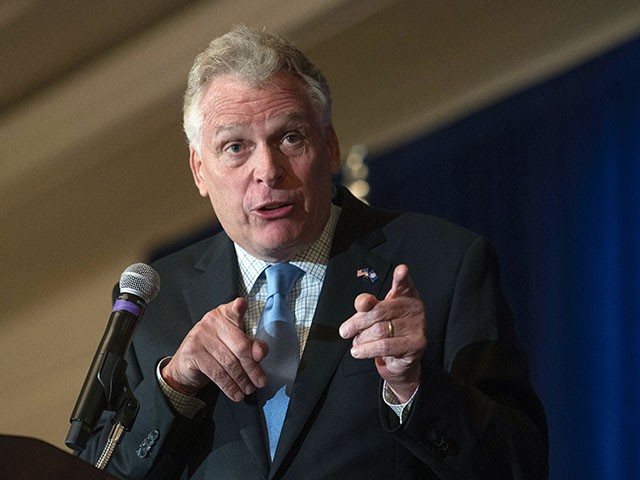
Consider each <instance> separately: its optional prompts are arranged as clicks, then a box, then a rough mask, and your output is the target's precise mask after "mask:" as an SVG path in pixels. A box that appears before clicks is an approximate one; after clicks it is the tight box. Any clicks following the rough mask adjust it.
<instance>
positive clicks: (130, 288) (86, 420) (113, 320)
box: [65, 263, 160, 451]
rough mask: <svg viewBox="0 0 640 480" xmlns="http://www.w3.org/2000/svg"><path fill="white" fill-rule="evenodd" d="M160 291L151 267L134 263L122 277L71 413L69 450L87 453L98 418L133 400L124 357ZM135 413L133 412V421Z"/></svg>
mask: <svg viewBox="0 0 640 480" xmlns="http://www.w3.org/2000/svg"><path fill="white" fill-rule="evenodd" d="M159 290H160V276H159V275H158V273H157V272H156V271H155V270H154V269H153V268H151V267H150V266H149V265H146V264H144V263H134V264H133V265H130V266H128V267H127V268H126V269H125V271H124V272H122V275H121V276H120V295H119V296H118V298H117V299H116V301H115V303H114V304H113V309H112V310H111V316H110V317H109V323H108V324H107V329H106V331H105V332H104V335H103V336H102V340H101V341H100V344H99V345H98V349H97V351H96V353H95V355H94V357H93V362H92V363H91V367H90V368H89V372H88V373H87V376H86V378H85V380H84V384H83V385H82V389H81V390H80V395H79V396H78V400H77V401H76V405H75V407H74V409H73V413H72V414H71V419H70V422H71V427H70V428H69V433H68V435H67V438H66V440H65V444H66V445H67V447H69V448H71V449H73V450H75V451H82V450H84V448H85V446H86V443H87V440H88V439H89V436H90V435H91V433H92V432H93V430H94V429H95V426H96V424H97V423H98V419H99V418H100V416H101V415H102V412H104V411H105V410H106V409H109V410H116V409H117V408H118V407H120V405H118V404H117V402H120V401H121V400H122V398H123V395H124V397H127V395H128V398H131V397H132V395H131V393H130V389H129V386H128V382H127V379H126V367H127V362H126V361H125V359H124V357H125V354H126V353H127V350H128V349H129V345H130V344H131V339H132V337H133V332H134V331H135V329H136V327H137V326H138V323H139V322H140V319H141V318H142V315H143V313H144V310H145V308H146V305H147V303H149V302H150V301H151V300H153V299H154V298H155V297H156V295H157V294H158V291H159ZM135 413H137V407H136V412H134V418H135Z"/></svg>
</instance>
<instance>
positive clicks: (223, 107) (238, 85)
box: [202, 72, 319, 129]
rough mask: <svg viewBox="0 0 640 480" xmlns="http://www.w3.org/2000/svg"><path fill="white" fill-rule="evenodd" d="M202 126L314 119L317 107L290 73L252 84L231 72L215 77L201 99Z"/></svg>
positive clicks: (301, 83) (302, 85)
mask: <svg viewBox="0 0 640 480" xmlns="http://www.w3.org/2000/svg"><path fill="white" fill-rule="evenodd" d="M202 112H203V114H204V127H205V128H207V127H214V128H216V129H217V128H219V127H228V126H234V125H242V124H247V123H249V124H250V123H255V122H266V121H269V120H272V119H278V118H287V117H289V118H290V117H296V118H298V119H305V118H306V119H307V120H308V121H309V122H315V121H316V120H317V119H318V118H319V115H318V112H317V109H314V108H313V106H312V103H311V101H310V98H309V95H308V90H307V88H306V86H305V84H304V83H303V82H302V80H300V79H298V78H297V77H295V76H294V75H292V74H289V73H285V72H283V73H279V74H276V75H274V76H273V77H272V78H271V79H270V80H268V81H267V82H266V83H264V84H262V85H259V86H255V85H251V84H249V83H248V82H246V81H244V80H242V79H240V78H238V77H237V76H234V75H224V76H221V77H218V78H216V79H214V80H213V81H212V82H211V84H210V85H209V87H208V89H207V91H206V93H205V95H204V97H203V99H202Z"/></svg>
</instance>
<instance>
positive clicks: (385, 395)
mask: <svg viewBox="0 0 640 480" xmlns="http://www.w3.org/2000/svg"><path fill="white" fill-rule="evenodd" d="M419 388H420V387H419V386H418V387H416V390H415V392H413V395H411V398H410V399H409V400H407V401H406V402H404V403H400V401H399V400H398V397H397V396H396V394H395V393H393V390H391V388H390V387H389V385H388V384H387V381H386V380H385V381H384V383H383V385H382V399H383V400H384V403H386V404H387V406H388V407H389V408H390V409H391V410H392V411H393V413H395V414H396V415H397V416H398V420H400V425H402V424H403V423H404V422H405V421H406V420H407V417H408V416H409V412H410V411H411V405H412V404H413V399H414V398H416V393H418V389H419Z"/></svg>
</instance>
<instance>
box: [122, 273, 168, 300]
mask: <svg viewBox="0 0 640 480" xmlns="http://www.w3.org/2000/svg"><path fill="white" fill-rule="evenodd" d="M159 291H160V275H158V272H156V271H155V270H154V269H153V268H151V267H150V266H149V265H147V264H146V263H134V264H133V265H129V266H128V267H127V268H126V269H125V271H124V272H122V275H120V292H121V293H131V294H133V295H136V296H137V297H140V298H141V299H142V300H144V302H145V303H149V302H150V301H151V300H153V299H154V298H156V295H158V292H159Z"/></svg>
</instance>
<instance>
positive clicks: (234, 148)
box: [224, 142, 242, 154]
mask: <svg viewBox="0 0 640 480" xmlns="http://www.w3.org/2000/svg"><path fill="white" fill-rule="evenodd" d="M224 151H225V152H227V153H231V154H237V153H241V152H242V144H241V143H239V142H235V143H229V144H227V145H226V146H225V147H224Z"/></svg>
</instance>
